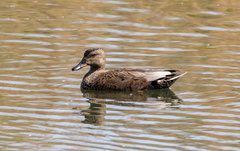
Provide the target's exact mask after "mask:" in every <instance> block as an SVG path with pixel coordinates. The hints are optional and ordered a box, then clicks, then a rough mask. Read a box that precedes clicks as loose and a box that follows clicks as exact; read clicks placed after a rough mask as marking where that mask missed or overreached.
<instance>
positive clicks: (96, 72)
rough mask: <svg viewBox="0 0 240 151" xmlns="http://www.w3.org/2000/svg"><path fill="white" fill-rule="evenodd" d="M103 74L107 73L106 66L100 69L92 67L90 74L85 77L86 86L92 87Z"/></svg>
mask: <svg viewBox="0 0 240 151" xmlns="http://www.w3.org/2000/svg"><path fill="white" fill-rule="evenodd" d="M103 72H106V71H105V66H102V67H99V68H97V67H93V66H91V67H90V70H89V71H88V73H87V74H86V75H85V76H84V77H83V83H84V84H86V85H91V83H92V82H93V81H95V79H96V78H98V76H99V74H101V73H103Z"/></svg>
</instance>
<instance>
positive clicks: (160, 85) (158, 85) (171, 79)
mask: <svg viewBox="0 0 240 151" xmlns="http://www.w3.org/2000/svg"><path fill="white" fill-rule="evenodd" d="M186 73H187V72H184V73H179V74H171V75H167V76H165V77H164V78H161V79H158V80H156V81H153V82H152V84H151V85H152V86H153V87H154V89H165V88H169V87H170V86H171V85H173V84H174V83H175V82H176V81H177V79H178V78H180V77H181V76H183V75H185V74H186Z"/></svg>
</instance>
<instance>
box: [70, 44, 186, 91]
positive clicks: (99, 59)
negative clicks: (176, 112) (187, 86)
mask: <svg viewBox="0 0 240 151" xmlns="http://www.w3.org/2000/svg"><path fill="white" fill-rule="evenodd" d="M86 66H90V69H89V71H88V72H87V73H86V74H85V75H84V77H83V79H82V83H81V89H82V90H115V91H144V90H148V89H165V88H169V87H170V86H171V85H172V84H173V83H175V81H176V80H177V79H179V78H180V77H181V76H183V75H185V74H186V72H184V73H181V72H180V71H179V70H163V69H143V68H119V69H115V70H109V71H107V70H106V69H105V66H106V56H105V53H104V50H103V49H102V48H91V49H88V50H86V51H85V52H84V55H83V58H82V59H81V61H80V63H79V64H77V65H76V66H74V67H73V68H72V71H77V70H80V69H82V68H84V67H86Z"/></svg>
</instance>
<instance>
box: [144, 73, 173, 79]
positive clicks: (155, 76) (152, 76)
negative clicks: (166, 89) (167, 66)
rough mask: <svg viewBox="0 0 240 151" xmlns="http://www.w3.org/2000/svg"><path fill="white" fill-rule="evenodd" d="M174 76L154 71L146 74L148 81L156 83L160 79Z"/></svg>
mask: <svg viewBox="0 0 240 151" xmlns="http://www.w3.org/2000/svg"><path fill="white" fill-rule="evenodd" d="M170 74H172V73H171V72H169V71H152V72H145V75H146V79H147V81H154V80H157V79H160V78H163V77H165V76H166V75H170Z"/></svg>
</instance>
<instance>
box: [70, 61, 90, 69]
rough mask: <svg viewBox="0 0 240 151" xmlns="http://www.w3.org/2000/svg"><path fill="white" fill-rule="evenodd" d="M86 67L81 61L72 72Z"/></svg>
mask: <svg viewBox="0 0 240 151" xmlns="http://www.w3.org/2000/svg"><path fill="white" fill-rule="evenodd" d="M86 66H87V64H86V63H85V62H83V61H81V62H80V63H79V64H78V65H76V66H75V67H73V68H72V71H77V70H80V69H82V68H83V67H86Z"/></svg>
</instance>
